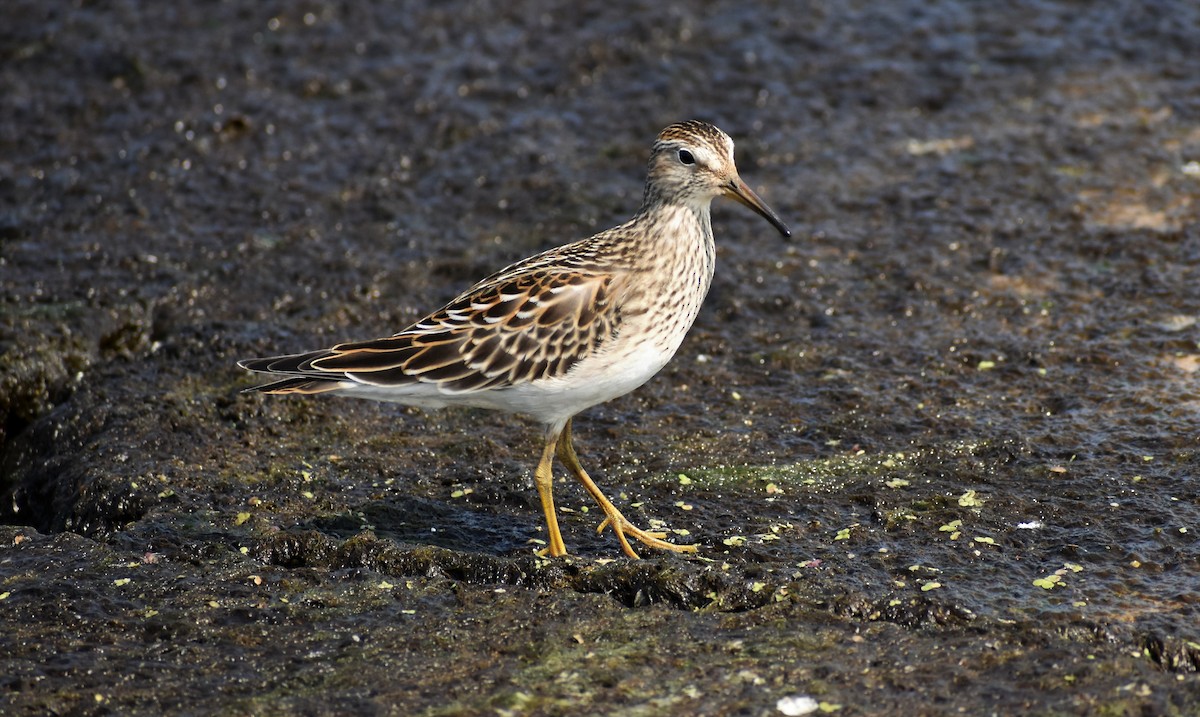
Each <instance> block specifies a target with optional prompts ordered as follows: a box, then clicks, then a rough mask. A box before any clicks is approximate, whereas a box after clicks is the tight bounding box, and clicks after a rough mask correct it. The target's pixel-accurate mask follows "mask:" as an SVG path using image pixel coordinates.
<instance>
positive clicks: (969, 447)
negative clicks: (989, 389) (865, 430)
mask: <svg viewBox="0 0 1200 717" xmlns="http://www.w3.org/2000/svg"><path fill="white" fill-rule="evenodd" d="M1008 446H1009V442H1004V441H976V442H969V441H959V442H953V443H947V444H945V445H941V446H930V447H924V448H914V449H912V450H908V451H897V452H895V453H883V454H868V453H866V452H863V451H859V452H856V453H853V454H848V455H841V456H834V457H827V458H816V459H813V460H808V461H801V462H798V463H793V464H790V465H759V466H755V465H742V466H713V467H703V468H693V469H689V470H687V471H686V472H685V473H683V474H675V475H674V476H658V477H656V478H654V479H653V480H654V481H655V482H657V483H665V482H668V481H670V482H675V483H677V484H678V486H679V487H680V488H681V489H682V490H687V489H696V490H716V489H724V490H728V489H730V488H735V487H742V488H754V489H761V490H763V491H765V492H768V493H776V492H779V491H786V490H822V491H828V490H841V489H844V488H846V487H847V486H849V485H851V484H854V483H860V482H863V481H875V480H880V479H882V480H884V485H886V486H887V487H889V488H893V489H895V490H903V489H905V488H909V487H911V486H912V485H913V484H914V482H915V480H916V479H917V478H918V477H919V476H920V475H921V474H922V472H923V471H925V470H928V469H930V468H931V467H936V466H939V465H941V464H943V463H946V462H948V461H952V460H961V459H963V458H979V457H987V456H988V454H992V453H995V451H996V449H997V448H998V447H1008ZM1005 460H1007V458H1005ZM683 479H686V480H683ZM974 496H975V493H974V491H971V492H970V493H969V498H970V499H971V500H974V501H975V503H972V505H974V504H977V503H978V502H979V501H978V500H977V499H975V497H974ZM966 499H967V498H964V500H966ZM964 505H965V503H964Z"/></svg>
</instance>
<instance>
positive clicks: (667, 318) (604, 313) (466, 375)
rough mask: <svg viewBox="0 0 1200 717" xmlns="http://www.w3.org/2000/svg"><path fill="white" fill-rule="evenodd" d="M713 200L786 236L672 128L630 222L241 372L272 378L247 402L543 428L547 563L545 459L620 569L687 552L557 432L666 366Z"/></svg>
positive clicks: (703, 250)
mask: <svg viewBox="0 0 1200 717" xmlns="http://www.w3.org/2000/svg"><path fill="white" fill-rule="evenodd" d="M721 195H724V196H727V197H730V198H732V199H735V200H737V201H739V202H741V203H742V204H745V205H746V206H748V207H750V208H751V209H753V210H754V211H756V212H758V213H759V214H760V215H762V216H763V217H764V218H766V220H767V221H769V222H770V223H771V224H772V225H774V226H775V228H776V229H778V230H779V232H780V233H781V234H783V235H784V236H790V234H791V232H790V231H789V230H788V228H787V226H786V225H785V224H784V223H783V221H782V220H780V219H779V217H778V216H777V215H776V214H775V212H773V211H772V210H771V209H770V208H769V207H767V205H766V204H765V203H763V201H762V200H761V199H759V197H758V195H757V194H755V193H754V192H753V191H752V190H751V189H750V187H748V186H746V183H745V182H743V181H742V179H741V177H739V176H738V171H737V167H736V166H734V162H733V140H731V139H730V138H729V136H728V135H727V134H725V133H724V132H722V131H721V130H719V129H717V128H716V127H714V126H712V125H711V124H708V123H705V122H699V121H695V120H693V121H689V122H681V123H679V124H673V125H671V126H669V127H667V128H666V129H664V130H663V131H662V132H661V133H659V135H658V138H657V140H656V141H655V142H654V147H653V149H652V151H651V154H650V163H649V170H648V176H647V179H646V190H645V195H644V197H643V199H642V206H641V208H640V209H639V210H638V211H637V213H636V214H634V216H633V218H632V219H630V220H629V221H627V222H625V223H624V224H621V225H619V226H616V227H613V228H612V229H609V230H607V231H603V232H600V233H599V234H596V235H595V236H592V237H589V238H587V239H583V240H580V241H576V242H573V243H570V244H566V245H563V246H559V247H557V248H554V249H550V250H548V251H545V252H542V253H541V254H537V255H535V256H532V257H530V258H528V259H525V260H524V261H519V262H517V263H515V264H513V265H511V266H509V267H507V268H505V269H501V270H500V271H498V272H496V273H495V274H492V275H491V276H489V277H487V278H486V279H483V280H482V281H480V282H479V283H477V284H475V285H474V286H472V287H471V288H469V289H467V290H466V291H464V292H463V293H462V294H460V295H459V296H458V297H457V298H455V299H454V300H453V301H451V302H450V303H448V304H446V305H445V306H443V307H442V308H440V309H438V310H437V311H435V312H433V313H432V314H430V315H428V316H426V317H425V318H423V319H421V320H420V321H418V322H416V323H415V324H413V325H412V326H409V327H408V328H406V329H404V330H403V331H401V332H400V333H398V334H395V335H394V336H390V337H388V338H381V339H375V340H372V341H362V342H355V343H343V344H338V345H337V346H334V347H333V348H330V349H324V350H320V351H313V352H309V353H300V354H291V355H287V356H275V357H271V358H257V359H249V360H246V361H241V362H239V365H240V366H241V367H242V368H245V369H249V370H251V371H259V372H265V373H273V374H282V376H280V377H279V378H278V380H276V381H274V382H273V383H268V384H266V385H262V386H256V387H254V388H250V389H247V390H248V391H259V392H262V393H274V394H304V395H307V394H317V393H331V394H339V395H343V396H356V397H360V398H370V399H375V400H378V401H393V402H396V403H401V404H406V405H409V406H421V407H424V408H442V407H445V406H475V407H482V408H491V409H497V410H501V411H508V412H512V413H519V414H524V415H526V416H529V417H531V418H533V419H534V420H536V421H538V422H539V423H541V424H542V425H543V426H544V427H545V429H546V443H545V447H544V448H543V450H542V456H541V460H540V461H539V462H538V464H537V469H536V470H535V471H534V482H535V484H536V486H537V491H538V496H539V498H540V499H541V503H542V511H543V512H544V513H545V516H546V527H547V530H548V533H549V545H548V547H547V549H546V551H545V552H548V553H549V555H551V556H553V557H557V556H561V555H566V553H567V549H566V546H565V545H564V544H563V539H562V533H561V532H560V531H559V528H558V519H557V514H556V511H555V508H554V497H553V495H552V489H553V485H554V478H553V475H552V473H551V464H552V462H553V460H554V457H555V456H556V455H557V456H558V459H559V461H561V462H562V464H563V465H564V466H565V467H566V469H567V470H568V471H570V472H571V474H572V475H574V476H575V478H576V479H578V480H579V482H580V483H582V484H583V487H584V488H585V489H586V490H587V492H588V493H590V494H591V496H592V498H593V499H595V501H596V502H597V503H598V504H599V505H600V508H601V509H602V510H603V511H604V515H605V518H604V520H603V521H602V522H601V523H600V525H599V527H598V528H597V531H603V530H604V528H605V527H612V529H613V532H615V533H616V535H617V539H618V540H619V541H620V543H621V549H622V551H624V553H625V554H626V555H628V556H629V557H631V558H637V557H638V554H637V552H635V551H634V550H633V548H632V547H630V545H629V540H628V539H627V538H626V536H632V537H634V538H636V539H637V540H639V541H641V542H642V543H644V544H645V545H647V546H650V547H653V548H659V549H663V550H674V551H679V552H695V550H696V546H694V545H677V544H674V543H670V542H667V541H666V540H664V538H665V537H666V535H665V534H664V533H659V532H653V531H648V530H642V529H640V528H638V527H636V526H635V525H633V524H632V523H630V522H629V521H628V520H626V518H625V516H623V515H621V511H619V510H617V508H616V506H614V505H613V504H612V502H611V501H609V499H608V498H607V497H605V495H604V493H603V492H602V491H601V490H600V488H599V487H598V486H597V485H596V484H595V483H594V482H593V481H592V479H591V478H590V477H589V476H588V474H587V472H586V471H584V469H583V466H581V465H580V464H579V458H578V456H577V455H576V454H575V449H574V447H573V446H572V444H571V419H572V418H573V417H574V416H575V414H577V413H579V412H580V411H582V410H584V409H585V408H588V407H590V406H595V405H596V404H599V403H603V402H605V401H608V400H611V399H613V398H616V397H617V396H621V395H624V394H626V393H629V392H630V391H632V390H634V389H635V388H637V387H638V386H641V385H642V384H643V383H645V382H646V381H648V380H649V379H650V377H651V376H653V375H654V374H656V373H658V371H659V369H661V368H662V367H663V366H665V365H666V363H667V362H668V361H669V360H670V359H671V357H672V356H673V355H674V354H675V351H676V349H678V348H679V345H680V343H681V342H682V341H683V337H684V335H685V334H686V333H687V331H688V329H689V328H691V326H692V322H693V321H695V319H696V314H697V313H698V312H699V311H700V304H701V302H703V301H704V297H705V295H706V294H707V293H708V289H709V285H710V284H711V283H712V277H713V269H714V265H715V262H716V250H715V247H714V245H713V233H712V224H711V222H710V219H709V207H710V205H711V203H712V200H713V198H714V197H717V196H721Z"/></svg>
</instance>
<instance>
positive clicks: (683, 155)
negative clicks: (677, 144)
mask: <svg viewBox="0 0 1200 717" xmlns="http://www.w3.org/2000/svg"><path fill="white" fill-rule="evenodd" d="M679 161H680V162H681V163H683V164H695V163H696V158H695V157H694V156H692V153H691V152H689V151H687V150H686V149H681V150H679Z"/></svg>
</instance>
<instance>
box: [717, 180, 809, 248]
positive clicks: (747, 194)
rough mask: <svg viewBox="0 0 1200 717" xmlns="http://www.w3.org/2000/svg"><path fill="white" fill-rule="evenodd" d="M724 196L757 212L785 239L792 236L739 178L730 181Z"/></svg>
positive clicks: (785, 226) (784, 225)
mask: <svg viewBox="0 0 1200 717" xmlns="http://www.w3.org/2000/svg"><path fill="white" fill-rule="evenodd" d="M725 196H727V197H729V198H730V199H735V200H737V201H738V202H740V203H742V204H745V205H746V206H748V207H750V208H751V209H753V210H754V211H756V212H758V213H759V214H760V215H761V216H762V217H763V219H766V220H767V221H769V222H771V225H772V226H774V227H775V228H776V229H778V230H779V233H780V234H782V235H784V236H785V237H790V236H791V235H792V230H791V229H788V227H787V225H786V224H784V223H783V220H782V219H780V218H779V215H778V214H776V213H775V212H773V211H771V208H770V207H768V206H767V204H766V202H764V201H763V200H762V199H759V197H758V195H757V194H755V193H754V190H753V189H751V188H750V187H749V186H747V185H746V183H745V182H743V181H742V179H741V177H734V178H733V179H732V180H730V182H729V184H728V186H727V187H726V188H725Z"/></svg>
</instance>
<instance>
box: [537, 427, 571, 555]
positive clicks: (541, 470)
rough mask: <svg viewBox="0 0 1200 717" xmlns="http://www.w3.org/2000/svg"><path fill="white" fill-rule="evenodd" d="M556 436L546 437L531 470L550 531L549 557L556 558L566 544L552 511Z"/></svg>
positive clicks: (562, 551)
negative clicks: (540, 453)
mask: <svg viewBox="0 0 1200 717" xmlns="http://www.w3.org/2000/svg"><path fill="white" fill-rule="evenodd" d="M556 443H558V436H550V437H549V438H547V439H546V447H545V448H544V449H542V460H541V461H539V462H538V466H537V470H535V471H534V472H533V483H534V485H536V486H537V492H538V497H539V498H541V499H542V512H543V513H545V514H546V530H547V531H548V532H549V533H550V545H549V547H548V548H547V550H548V551H549V553H550V557H552V558H557V557H560V556H562V555H566V554H567V546H566V545H565V544H564V543H563V539H562V533H561V532H560V531H559V530H558V514H557V513H556V512H555V511H554V495H553V494H552V492H551V491H553V490H554V474H553V472H552V463H553V461H554V446H555V444H556Z"/></svg>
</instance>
